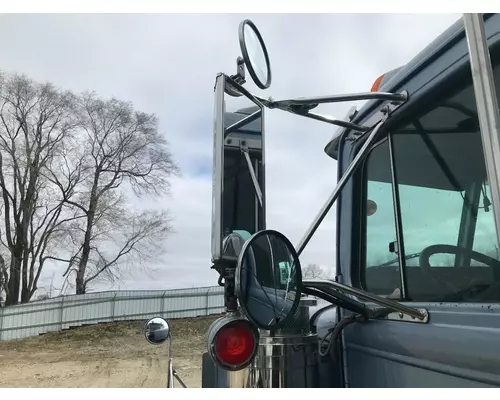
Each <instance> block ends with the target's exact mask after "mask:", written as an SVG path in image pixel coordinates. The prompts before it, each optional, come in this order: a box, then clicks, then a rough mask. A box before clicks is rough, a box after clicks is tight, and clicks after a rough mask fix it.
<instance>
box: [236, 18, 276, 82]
mask: <svg viewBox="0 0 500 400" xmlns="http://www.w3.org/2000/svg"><path fill="white" fill-rule="evenodd" d="M239 39H240V48H241V55H242V56H243V60H244V61H245V65H246V66H247V69H248V73H249V74H250V76H251V77H252V80H253V81H254V82H255V84H256V85H257V86H258V87H259V88H261V89H267V88H268V87H269V86H271V64H270V62H269V55H268V54H267V49H266V45H265V44H264V40H263V39H262V36H261V34H260V32H259V30H258V29H257V27H256V26H255V24H254V23H253V22H252V21H250V20H248V19H247V20H245V21H243V22H242V23H241V24H240V29H239Z"/></svg>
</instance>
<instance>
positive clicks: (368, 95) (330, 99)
mask: <svg viewBox="0 0 500 400" xmlns="http://www.w3.org/2000/svg"><path fill="white" fill-rule="evenodd" d="M407 99H408V94H407V93H406V92H402V93H385V92H363V93H351V94H338V95H331V96H319V97H301V98H298V99H289V100H278V101H272V102H271V104H270V106H269V108H279V109H287V108H289V107H293V106H295V107H301V106H305V105H309V106H317V105H318V104H326V103H344V102H348V101H360V100H388V101H393V102H396V103H400V102H404V101H406V100H407Z"/></svg>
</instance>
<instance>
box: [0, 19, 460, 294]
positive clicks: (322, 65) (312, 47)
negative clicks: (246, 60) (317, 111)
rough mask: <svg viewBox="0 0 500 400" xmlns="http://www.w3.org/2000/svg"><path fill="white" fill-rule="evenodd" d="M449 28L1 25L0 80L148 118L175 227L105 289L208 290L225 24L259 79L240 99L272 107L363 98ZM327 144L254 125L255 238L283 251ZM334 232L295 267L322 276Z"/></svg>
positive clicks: (302, 129) (269, 120) (319, 195)
mask: <svg viewBox="0 0 500 400" xmlns="http://www.w3.org/2000/svg"><path fill="white" fill-rule="evenodd" d="M459 17H460V15H459V14H436V15H425V14H420V15H396V14H351V15H350V14H338V15H335V14H323V15H321V14H304V15H300V14H258V15H241V14H179V15H177V14H158V15H147V14H140V15H130V14H128V15H125V14H122V15H118V14H114V15H113V14H108V15H61V14H59V15H34V14H33V15H1V16H0V50H1V63H0V69H3V70H5V71H9V72H13V71H16V72H21V73H25V74H27V75H28V76H29V77H31V78H33V79H35V80H38V81H51V82H53V83H54V84H56V85H57V86H59V87H62V88H64V89H69V90H72V91H75V92H81V91H84V90H94V91H96V92H98V93H99V94H100V95H101V96H105V97H110V96H115V97H117V98H119V99H122V100H127V101H131V102H132V103H133V104H134V106H135V107H136V108H137V109H139V110H142V111H145V112H148V113H155V114H156V115H157V116H158V117H159V119H160V127H161V131H162V132H163V133H164V134H165V136H166V137H167V139H168V141H169V142H170V145H171V150H172V153H173V155H174V157H175V160H176V161H177V163H178V164H179V166H180V167H181V170H182V176H181V177H179V178H178V179H175V180H174V181H173V186H172V189H173V190H172V192H173V193H172V196H171V197H170V198H168V197H167V198H164V199H163V200H162V201H164V202H165V205H167V206H168V207H169V208H170V209H171V211H172V214H173V215H174V217H175V221H174V228H175V230H176V234H175V235H173V236H171V237H170V238H169V239H168V241H167V242H166V246H167V250H168V255H167V256H166V257H165V260H164V263H162V264H161V265H159V266H156V268H157V270H156V272H155V273H154V274H142V273H141V274H136V275H135V276H131V277H130V278H128V279H126V280H125V281H124V282H121V284H120V285H119V286H118V285H117V286H115V288H121V289H168V288H181V287H196V286H210V285H214V284H216V282H217V273H216V272H214V271H213V270H210V268H209V267H210V265H211V264H210V229H211V225H210V224H211V216H210V213H211V162H212V126H213V124H212V115H213V87H214V82H215V76H216V74H217V72H226V73H229V74H232V73H234V72H235V60H236V57H237V56H238V55H240V52H239V45H238V25H239V22H240V21H241V20H242V19H245V18H250V19H252V20H253V21H254V22H255V23H256V25H257V26H258V28H259V30H260V31H261V33H262V35H263V37H264V40H265V42H266V44H267V48H268V51H269V53H270V59H271V67H272V73H273V83H272V86H271V88H270V89H269V90H267V91H266V92H264V93H263V92H262V91H260V90H259V89H257V88H256V87H255V85H253V84H252V83H251V82H249V83H248V85H247V86H248V88H249V89H250V90H251V91H253V92H256V93H260V94H262V95H264V96H266V97H268V96H272V97H273V98H275V99H281V98H287V97H299V96H318V95H327V94H334V93H341V92H360V91H368V90H369V89H370V88H371V85H372V84H373V81H374V80H375V79H376V78H377V77H378V76H379V75H380V74H382V73H384V72H386V71H388V70H390V69H393V68H396V67H398V66H400V65H402V64H405V63H406V62H408V61H409V60H410V59H411V58H412V57H413V56H414V55H416V54H417V53H418V52H419V51H420V50H422V49H423V48H424V47H425V46H426V45H427V44H428V43H429V42H430V41H432V40H433V39H434V38H435V37H436V36H437V35H439V34H440V33H441V32H443V31H444V30H445V29H446V28H447V27H448V26H449V25H451V24H452V23H453V22H454V21H456V20H457V19H458V18H459ZM229 106H230V105H229ZM349 107H350V104H344V105H337V106H325V107H324V108H323V109H322V110H321V112H322V113H328V114H331V115H333V116H335V117H338V118H343V117H344V115H345V113H346V112H347V110H348V108H349ZM333 133H334V130H333V129H332V127H331V126H327V125H324V124H322V123H319V122H316V121H308V120H302V119H301V118H299V117H296V116H293V115H290V114H285V113H283V112H280V111H272V112H267V115H266V135H267V136H266V146H267V147H266V152H267V160H266V162H267V185H268V186H267V195H268V199H267V207H268V211H267V215H268V221H267V226H268V228H272V229H277V230H280V231H282V232H283V233H284V234H285V235H286V236H288V237H289V238H290V239H291V241H292V242H293V243H294V244H296V243H298V241H299V240H300V238H301V236H302V234H303V233H304V232H305V230H306V229H307V227H308V226H309V224H310V222H311V221H312V219H313V218H314V216H315V215H316V213H317V212H318V210H319V208H320V207H321V206H322V204H323V203H324V201H325V200H326V198H327V196H328V195H329V193H330V192H331V190H332V189H333V187H334V185H335V183H336V173H337V170H336V162H335V161H334V160H332V159H330V158H329V157H328V156H327V155H326V154H325V153H324V152H323V148H324V146H325V144H326V143H327V142H328V141H329V139H330V138H331V136H332V135H333ZM284 199H286V200H284ZM334 227H335V217H334V210H332V211H331V212H330V215H329V217H328V218H327V220H326V221H325V222H324V223H323V225H322V227H321V229H320V230H319V231H318V233H317V234H316V236H315V237H314V238H313V240H312V241H311V242H310V244H309V246H308V248H307V249H306V250H305V251H304V253H303V256H302V264H303V265H306V264H308V263H318V264H320V265H322V266H323V267H324V268H325V269H326V270H328V271H329V272H330V273H331V274H333V268H334V255H335V253H334V251H335V249H334V245H335V232H334ZM51 273H52V271H47V273H46V275H45V277H44V280H43V282H42V285H43V283H45V284H46V283H47V282H48V281H49V277H50V276H51ZM103 288H104V286H102V287H99V288H98V289H103ZM96 289H97V288H96Z"/></svg>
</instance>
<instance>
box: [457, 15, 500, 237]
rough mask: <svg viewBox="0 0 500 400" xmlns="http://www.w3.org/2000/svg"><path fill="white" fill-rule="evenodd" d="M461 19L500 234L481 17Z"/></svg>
mask: <svg viewBox="0 0 500 400" xmlns="http://www.w3.org/2000/svg"><path fill="white" fill-rule="evenodd" d="M463 18H464V25H465V34H466V37H467V45H468V47H469V54H470V64H471V70H472V81H473V83H474V93H475V95H476V103H477V113H478V117H479V126H480V128H481V129H480V131H481V138H482V141H483V151H484V157H485V161H486V170H487V175H488V180H489V182H490V190H491V199H492V203H493V215H494V217H495V225H496V231H497V232H500V117H499V115H498V114H499V113H498V100H497V95H496V91H495V82H494V79H493V68H492V66H491V58H490V53H489V49H488V43H487V40H486V34H485V31H484V19H483V14H464V15H463ZM497 236H498V235H497ZM499 245H500V244H499Z"/></svg>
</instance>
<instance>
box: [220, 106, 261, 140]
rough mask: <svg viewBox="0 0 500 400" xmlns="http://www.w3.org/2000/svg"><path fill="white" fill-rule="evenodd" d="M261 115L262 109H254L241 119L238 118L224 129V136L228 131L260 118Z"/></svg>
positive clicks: (230, 131)
mask: <svg viewBox="0 0 500 400" xmlns="http://www.w3.org/2000/svg"><path fill="white" fill-rule="evenodd" d="M261 116H262V110H258V111H255V112H254V113H252V114H250V115H249V116H247V117H245V118H243V119H240V120H239V121H238V122H235V123H234V124H232V125H230V126H228V127H227V128H226V129H225V130H224V137H226V136H227V135H229V134H230V133H232V132H234V131H236V130H238V129H240V128H241V127H242V126H245V125H246V124H249V123H251V122H253V121H255V120H256V119H258V118H260V117H261Z"/></svg>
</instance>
